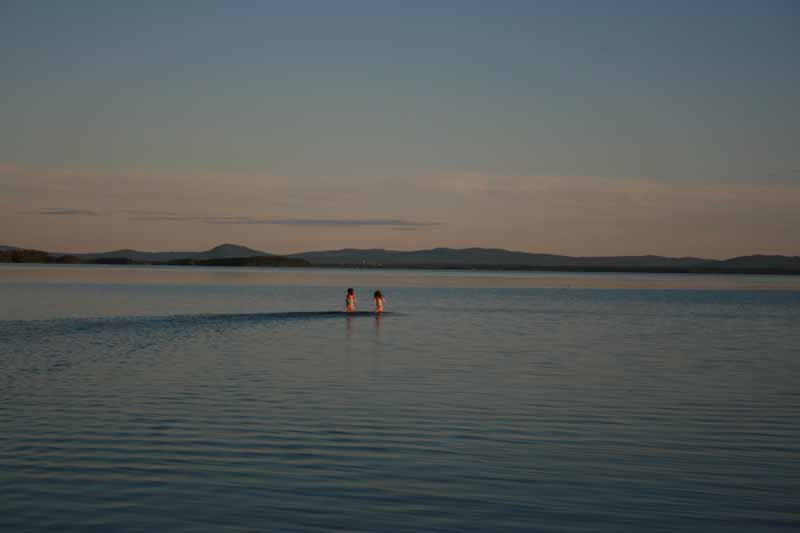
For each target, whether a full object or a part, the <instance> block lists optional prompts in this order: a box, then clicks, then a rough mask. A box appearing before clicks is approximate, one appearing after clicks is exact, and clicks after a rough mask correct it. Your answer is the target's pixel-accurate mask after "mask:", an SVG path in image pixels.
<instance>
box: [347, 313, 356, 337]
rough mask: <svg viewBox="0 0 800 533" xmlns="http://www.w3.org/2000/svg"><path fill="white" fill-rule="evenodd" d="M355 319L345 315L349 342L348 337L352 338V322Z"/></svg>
mask: <svg viewBox="0 0 800 533" xmlns="http://www.w3.org/2000/svg"><path fill="white" fill-rule="evenodd" d="M354 319H355V317H354V316H353V315H347V330H346V334H347V340H350V337H352V336H353V320H354Z"/></svg>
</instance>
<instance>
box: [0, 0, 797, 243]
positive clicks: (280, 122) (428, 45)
mask: <svg viewBox="0 0 800 533" xmlns="http://www.w3.org/2000/svg"><path fill="white" fill-rule="evenodd" d="M798 21H800V5H799V4H797V3H796V2H793V1H764V2H750V1H715V2H711V1H695V2H684V1H669V2H664V1H658V2H657V1H615V2H611V1H596V2H590V1H559V2H534V1H526V2H511V1H503V2H468V1H461V2H456V1H451V2H367V1H363V2H255V1H253V2H210V1H208V2H202V1H199V2H116V1H105V2H99V1H98V2H81V1H76V2H45V1H39V2H27V1H19V2H16V1H5V0H3V1H0V62H1V64H2V66H3V80H4V81H3V84H2V85H1V86H0V117H2V123H3V126H2V128H0V165H1V166H0V191H2V192H3V197H4V198H3V199H2V200H0V207H2V208H3V211H4V212H5V213H6V214H5V215H3V216H4V217H6V222H9V223H11V224H12V226H9V225H8V224H3V227H4V228H6V229H4V230H0V241H3V242H4V243H8V244H16V245H23V246H31V247H34V246H39V247H45V246H47V247H49V248H51V249H52V248H53V246H56V245H57V244H58V243H61V245H59V246H57V247H58V248H62V249H64V248H65V247H66V248H70V249H76V251H80V250H78V249H99V248H104V247H109V246H110V247H114V246H119V247H123V246H124V247H129V246H139V247H145V248H151V249H164V248H170V247H175V246H179V247H181V248H186V246H187V245H188V246H190V247H192V246H197V247H200V246H204V245H206V244H215V243H216V242H211V241H216V240H219V239H221V240H225V241H235V242H242V243H243V244H249V245H252V246H256V247H260V248H262V249H267V250H274V251H295V250H301V249H309V248H338V247H345V246H370V247H387V248H393V247H394V248H418V247H426V246H436V245H443V246H448V245H449V246H472V245H474V246H503V247H509V248H516V249H525V250H531V251H547V252H561V253H572V254H596V253H632V254H633V253H662V254H672V255H682V254H684V253H685V254H696V255H709V256H725V255H735V254H737V253H749V252H756V251H760V252H771V251H774V252H778V253H794V254H800V250H798V247H797V240H796V239H795V238H794V237H793V235H791V233H792V232H791V231H790V228H791V227H792V225H793V224H795V223H796V222H798V219H797V215H796V214H794V213H796V208H798V207H800V197H798V189H797V185H798V182H799V181H800V160H799V159H800V158H799V157H798V155H797V154H798V152H800V150H798V141H797V139H800V120H798V119H800V111H798V109H800V102H799V101H798V100H800V98H798V96H797V94H798V91H797V87H800V62H799V61H798V59H797V58H798V57H799V56H800V54H799V52H800V46H799V45H800V40H799V39H798V37H797V35H798ZM543 191H544V192H543ZM48 210H49V211H48ZM53 210H62V211H63V212H73V213H75V214H74V215H53V214H48V212H49V213H53V212H54V211H53ZM87 211H91V212H92V213H94V215H91V216H89V215H81V214H80V213H85V212H87ZM131 211H136V212H139V211H142V212H145V211H146V212H150V211H153V212H156V211H157V212H159V213H168V216H161V217H152V218H151V219H149V220H142V218H143V217H141V216H139V217H133V216H131V214H130V212H131ZM36 213H39V214H38V215H37V214H36ZM476 213H479V214H480V216H477V217H476ZM98 215H99V216H98ZM220 217H222V219H224V218H225V217H229V218H230V219H231V220H233V219H236V218H238V219H241V218H242V217H244V218H248V219H251V220H261V221H265V222H266V221H269V220H274V221H278V222H280V221H281V220H283V221H287V222H290V223H287V224H286V226H284V227H281V226H280V224H266V223H265V224H263V225H259V224H233V223H232V224H230V225H226V224H214V226H213V227H209V224H207V223H205V222H204V221H203V220H205V219H209V218H216V219H217V220H219V219H220ZM386 220H395V221H402V222H407V223H408V224H407V225H402V224H401V225H398V226H397V227H389V228H387V226H386V225H385V224H384V225H381V224H379V223H376V224H374V225H370V224H369V221H375V222H380V221H386ZM101 221H102V222H101ZM302 221H308V222H309V224H306V225H304V224H302V223H299V222H302ZM325 221H331V222H333V223H331V224H328V225H326V224H323V223H322V222H325ZM312 222H313V223H312ZM690 222H691V223H690ZM683 224H686V227H684V226H683ZM698 225H699V226H702V229H701V231H699V232H698V231H697V229H696V228H697V226H698ZM275 226H279V227H280V229H281V231H280V232H275V231H274V227H275ZM9 227H14V228H15V229H14V230H9V229H8V228H9ZM22 227H24V228H26V229H25V230H24V231H23V230H21V229H20V228H22ZM93 228H97V229H93ZM100 228H102V229H100ZM626 228H627V229H626ZM692 228H695V229H692ZM109 229H110V230H112V231H109ZM76 232H79V233H80V234H81V238H79V239H76V238H75V237H74V235H75V233H76ZM276 233H280V235H276ZM70 235H72V237H70ZM181 245H182V246H181Z"/></svg>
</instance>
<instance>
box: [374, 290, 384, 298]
mask: <svg viewBox="0 0 800 533" xmlns="http://www.w3.org/2000/svg"><path fill="white" fill-rule="evenodd" d="M375 298H383V294H381V291H375Z"/></svg>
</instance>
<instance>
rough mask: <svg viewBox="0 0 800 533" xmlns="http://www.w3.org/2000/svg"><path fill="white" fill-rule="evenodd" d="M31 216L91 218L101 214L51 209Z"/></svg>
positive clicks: (86, 210) (87, 211) (87, 210)
mask: <svg viewBox="0 0 800 533" xmlns="http://www.w3.org/2000/svg"><path fill="white" fill-rule="evenodd" d="M29 214H36V215H56V216H90V217H96V216H98V215H99V214H100V213H98V212H97V211H91V210H89V209H71V208H65V207H51V208H48V209H42V210H41V211H34V212H33V213H29Z"/></svg>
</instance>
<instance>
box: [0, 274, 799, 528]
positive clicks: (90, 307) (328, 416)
mask: <svg viewBox="0 0 800 533" xmlns="http://www.w3.org/2000/svg"><path fill="white" fill-rule="evenodd" d="M347 287H354V288H355V289H356V293H357V295H358V296H359V299H360V309H362V310H369V309H370V308H371V307H372V302H371V298H370V295H371V293H372V291H373V290H375V289H381V290H382V291H383V293H384V295H385V296H386V300H387V309H388V310H389V313H387V314H386V315H385V316H383V317H381V318H376V317H375V316H374V315H373V314H371V313H363V314H358V315H356V316H346V315H344V314H343V313H339V312H338V311H339V310H340V309H341V308H342V307H343V303H344V296H345V289H346V288H347ZM0 302H2V306H0V529H2V530H3V531H40V530H53V531H166V530H169V531H220V530H226V531H333V530H336V531H341V530H345V531H676V530H680V531H792V530H793V531H797V530H798V528H800V348H799V347H800V278H797V277H794V278H792V277H785V278H784V277H769V276H764V277H759V276H754V277H750V276H674V275H634V274H631V275H626V274H545V273H484V272H424V271H413V272H412V271H355V270H350V271H347V270H313V269H308V270H306V269H295V270H281V269H275V270H267V269H264V270H252V269H241V270H238V269H213V268H205V269H204V268H183V269H181V268H141V267H136V268H131V267H96V268H93V267H83V266H75V267H72V266H53V267H45V266H3V267H0Z"/></svg>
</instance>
